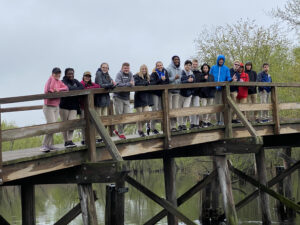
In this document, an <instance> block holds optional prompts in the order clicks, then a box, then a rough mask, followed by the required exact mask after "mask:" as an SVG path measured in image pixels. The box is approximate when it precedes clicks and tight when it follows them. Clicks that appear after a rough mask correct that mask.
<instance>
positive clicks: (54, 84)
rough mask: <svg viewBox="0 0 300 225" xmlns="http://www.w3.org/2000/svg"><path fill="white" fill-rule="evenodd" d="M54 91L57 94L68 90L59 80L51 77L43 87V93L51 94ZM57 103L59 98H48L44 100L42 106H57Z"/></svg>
mask: <svg viewBox="0 0 300 225" xmlns="http://www.w3.org/2000/svg"><path fill="white" fill-rule="evenodd" d="M55 89H56V90H57V91H58V92H61V91H68V90H69V89H68V87H67V86H66V85H65V84H64V83H63V82H62V81H61V80H56V79H55V78H54V77H53V76H52V75H51V76H50V78H49V79H48V81H47V83H46V85H45V89H44V93H45V94H48V93H53V92H55ZM59 103H60V98H48V99H44V104H45V105H49V106H58V105H59Z"/></svg>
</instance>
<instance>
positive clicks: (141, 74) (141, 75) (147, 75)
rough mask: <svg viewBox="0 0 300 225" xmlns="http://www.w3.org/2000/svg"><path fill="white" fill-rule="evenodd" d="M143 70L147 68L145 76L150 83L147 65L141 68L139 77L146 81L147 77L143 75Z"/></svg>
mask: <svg viewBox="0 0 300 225" xmlns="http://www.w3.org/2000/svg"><path fill="white" fill-rule="evenodd" d="M142 68H146V75H145V76H146V79H147V80H148V81H149V80H150V76H149V71H148V67H147V66H146V65H145V64H143V65H141V66H140V72H138V75H139V76H140V77H142V78H143V79H145V76H144V74H143V73H142Z"/></svg>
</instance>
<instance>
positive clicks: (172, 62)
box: [171, 55, 180, 68]
mask: <svg viewBox="0 0 300 225" xmlns="http://www.w3.org/2000/svg"><path fill="white" fill-rule="evenodd" d="M175 57H177V58H179V56H177V55H174V56H173V57H172V60H171V66H172V67H173V68H179V67H180V61H179V65H178V67H177V66H175V64H174V61H173V60H174V58H175ZM179 60H180V58H179Z"/></svg>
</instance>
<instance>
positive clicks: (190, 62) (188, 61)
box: [184, 60, 192, 65]
mask: <svg viewBox="0 0 300 225" xmlns="http://www.w3.org/2000/svg"><path fill="white" fill-rule="evenodd" d="M187 64H190V65H192V61H191V60H185V62H184V65H187Z"/></svg>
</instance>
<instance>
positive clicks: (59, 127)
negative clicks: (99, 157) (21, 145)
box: [2, 119, 85, 141]
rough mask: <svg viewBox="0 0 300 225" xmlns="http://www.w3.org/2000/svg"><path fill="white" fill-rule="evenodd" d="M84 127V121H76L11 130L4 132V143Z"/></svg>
mask: <svg viewBox="0 0 300 225" xmlns="http://www.w3.org/2000/svg"><path fill="white" fill-rule="evenodd" d="M84 126H85V121H84V119H76V120H68V121H64V122H57V123H48V124H43V125H36V126H29V127H21V128H15V129H9V130H4V131H2V141H13V140H17V139H22V138H27V137H34V136H40V135H44V134H53V133H59V132H62V131H67V130H74V129H78V128H83V127H84Z"/></svg>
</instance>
